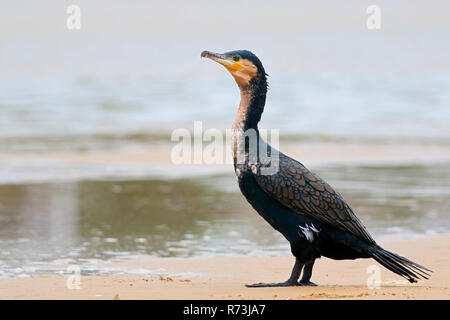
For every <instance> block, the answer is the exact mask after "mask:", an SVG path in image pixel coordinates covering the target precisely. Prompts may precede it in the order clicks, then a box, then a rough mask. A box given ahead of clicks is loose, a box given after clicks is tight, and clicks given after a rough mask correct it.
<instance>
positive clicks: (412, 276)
mask: <svg viewBox="0 0 450 320" xmlns="http://www.w3.org/2000/svg"><path fill="white" fill-rule="evenodd" d="M369 252H370V253H371V255H372V257H373V258H374V259H375V260H376V261H378V262H379V263H380V264H381V265H383V266H384V267H386V268H388V269H389V270H391V271H392V272H394V273H396V274H398V275H400V276H402V277H403V278H405V279H407V280H408V281H409V282H411V283H413V282H417V279H420V278H423V279H428V277H430V274H429V272H433V271H432V270H430V269H428V268H425V267H423V266H421V265H420V264H417V263H415V262H413V261H411V260H409V259H407V258H405V257H402V256H399V255H398V254H395V253H392V252H389V251H387V250H384V249H383V248H381V247H380V246H377V245H375V246H372V247H370V248H369Z"/></svg>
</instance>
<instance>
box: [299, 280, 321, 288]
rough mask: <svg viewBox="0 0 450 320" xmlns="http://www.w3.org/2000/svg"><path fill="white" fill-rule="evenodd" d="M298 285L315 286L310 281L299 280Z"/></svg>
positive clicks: (315, 285)
mask: <svg viewBox="0 0 450 320" xmlns="http://www.w3.org/2000/svg"><path fill="white" fill-rule="evenodd" d="M298 285H299V286H303V287H317V284H315V283H314V282H311V281H300V282H299V283H298Z"/></svg>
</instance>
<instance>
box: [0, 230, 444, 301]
mask: <svg viewBox="0 0 450 320" xmlns="http://www.w3.org/2000/svg"><path fill="white" fill-rule="evenodd" d="M380 244H381V245H382V246H383V247H384V248H386V249H388V250H391V251H394V252H397V253H399V254H401V255H404V256H406V257H408V258H410V259H412V260H414V261H415V262H418V263H420V264H423V265H424V266H426V267H428V268H430V269H432V270H433V271H434V273H433V274H432V277H431V278H430V279H429V280H422V281H419V282H418V283H415V284H410V283H408V282H407V281H406V280H403V279H402V278H401V277H399V276H397V275H395V274H393V273H391V272H390V271H388V270H386V269H384V268H383V267H381V266H380V265H378V264H377V263H376V262H375V261H374V260H372V259H360V260H355V261H350V260H346V261H334V260H330V259H327V258H322V259H320V260H318V261H317V262H316V266H315V269H314V273H313V277H312V281H314V282H315V283H317V284H318V286H317V287H288V288H246V287H245V286H244V284H246V283H254V282H271V281H282V280H285V278H286V277H287V276H288V274H289V272H290V269H291V266H292V263H293V258H292V257H290V256H282V257H252V256H247V257H246V256H234V257H208V258H206V257H205V258H153V257H149V256H140V257H136V259H133V260H127V261H123V262H114V263H107V264H105V266H108V267H112V266H121V267H135V268H136V267H138V268H139V267H140V268H149V269H159V270H165V271H166V272H168V273H169V274H170V273H179V272H183V273H186V272H187V273H192V274H195V275H196V276H192V277H170V276H168V277H159V278H156V277H144V276H142V275H134V274H122V275H113V276H97V277H85V276H83V271H81V283H80V289H71V290H69V289H68V288H67V286H66V283H67V280H68V276H66V275H38V276H33V277H29V278H4V279H0V298H1V299H106V300H112V299H116V300H117V299H221V300H222V299H281V300H284V299H450V268H449V257H450V255H449V252H450V235H439V236H432V237H421V238H413V239H408V240H398V239H395V238H394V239H393V238H390V239H388V238H386V239H384V240H383V241H380ZM371 265H375V266H379V267H380V271H381V273H380V281H381V284H380V286H379V287H378V288H369V287H368V285H367V282H368V278H369V276H370V275H371V274H369V273H368V267H369V266H371ZM369 270H371V269H369Z"/></svg>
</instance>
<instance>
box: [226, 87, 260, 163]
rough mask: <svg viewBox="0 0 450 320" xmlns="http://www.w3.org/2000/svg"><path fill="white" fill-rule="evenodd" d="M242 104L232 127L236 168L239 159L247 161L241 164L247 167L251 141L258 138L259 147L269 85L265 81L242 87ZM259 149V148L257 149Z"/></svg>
mask: <svg viewBox="0 0 450 320" xmlns="http://www.w3.org/2000/svg"><path fill="white" fill-rule="evenodd" d="M240 89H241V102H240V104H239V109H238V112H237V114H236V117H235V118H234V121H233V125H232V130H231V131H232V149H233V158H234V166H235V168H236V167H237V166H239V165H238V159H247V161H246V160H244V161H241V162H239V163H240V165H241V166H242V165H243V167H245V168H246V167H247V162H248V158H249V152H250V151H249V150H250V149H249V148H250V146H251V145H252V144H251V142H250V141H249V140H248V139H246V138H245V137H246V136H248V138H249V139H251V138H252V137H254V138H256V141H252V142H253V143H255V142H256V144H257V145H259V139H260V137H259V131H258V123H259V120H260V119H261V115H262V113H263V111H264V105H265V103H266V92H267V83H266V81H265V79H264V81H260V82H253V83H250V85H248V86H247V87H241V88H240ZM257 148H258V147H257Z"/></svg>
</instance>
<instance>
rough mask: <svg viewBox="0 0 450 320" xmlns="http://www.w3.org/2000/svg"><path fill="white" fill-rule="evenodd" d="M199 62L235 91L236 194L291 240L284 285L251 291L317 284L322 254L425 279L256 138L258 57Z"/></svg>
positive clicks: (309, 176)
mask: <svg viewBox="0 0 450 320" xmlns="http://www.w3.org/2000/svg"><path fill="white" fill-rule="evenodd" d="M201 57H205V58H209V59H211V60H213V61H216V62H218V63H220V64H221V65H223V66H225V68H226V69H227V70H228V71H229V72H230V73H231V75H232V76H233V78H234V79H235V81H236V83H237V84H238V86H239V89H240V91H241V102H240V105H239V110H238V113H237V115H236V118H235V120H234V122H233V125H232V132H233V139H232V147H233V158H234V169H235V173H236V175H237V178H238V182H239V188H240V190H241V192H242V194H243V195H244V196H245V198H246V199H247V201H248V202H249V203H250V204H251V205H252V206H253V208H254V209H255V210H256V211H257V212H258V213H259V214H260V215H261V216H262V217H263V218H264V219H265V220H266V221H267V222H268V223H269V224H270V225H271V226H272V227H273V228H275V229H276V230H278V231H279V232H281V233H282V234H283V236H284V237H285V238H286V239H287V240H288V241H289V243H290V245H291V252H292V254H293V255H294V256H295V264H294V267H293V269H292V273H291V276H290V277H289V279H288V280H287V281H285V282H281V283H256V284H252V285H248V286H249V287H274V286H296V285H315V284H314V283H312V282H311V281H310V278H311V275H312V269H313V265H314V261H315V259H316V258H320V257H321V256H324V257H328V258H332V259H336V260H342V259H357V258H374V259H375V260H376V261H378V262H379V263H380V264H382V265H383V266H384V267H386V268H388V269H389V270H391V271H393V272H395V273H396V274H398V275H400V276H402V277H404V278H406V279H407V280H409V281H410V282H416V281H417V279H419V278H424V279H428V278H427V277H428V276H429V273H428V272H431V270H429V269H427V268H425V267H422V266H420V265H418V264H417V263H415V262H412V261H410V260H408V259H406V258H404V257H401V256H399V255H397V254H395V253H392V252H389V251H387V250H384V249H383V248H381V247H380V246H379V245H377V243H376V242H375V240H374V239H373V238H372V236H371V235H370V234H369V232H368V231H367V230H366V228H365V227H364V225H363V224H362V223H361V221H360V220H359V219H358V217H357V216H356V215H355V213H354V212H353V210H352V209H351V208H350V206H349V205H348V204H347V202H346V201H345V200H344V199H343V198H342V196H341V195H340V194H339V193H337V192H336V191H334V189H333V188H331V187H330V185H329V184H328V183H326V182H325V181H324V180H322V179H321V178H320V177H319V176H317V175H316V174H314V173H312V172H311V171H309V170H308V169H307V168H306V167H305V166H304V165H303V164H301V163H300V162H298V161H296V160H294V159H292V158H290V157H288V156H287V155H285V154H283V153H281V152H279V151H278V150H276V149H275V148H272V147H271V146H270V145H269V144H267V143H266V142H265V141H264V140H263V139H262V138H261V137H260V134H259V131H258V122H259V121H260V118H261V114H262V113H263V110H264V105H265V102H266V93H267V74H266V72H265V71H264V67H263V65H262V64H261V61H260V60H259V59H258V57H256V56H255V55H254V54H253V53H251V52H250V51H247V50H237V51H230V52H227V53H224V54H218V53H213V52H209V51H203V52H202V53H201ZM303 268H304V270H303V276H302V278H301V280H300V281H298V279H299V277H300V274H301V272H302V269H303Z"/></svg>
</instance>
